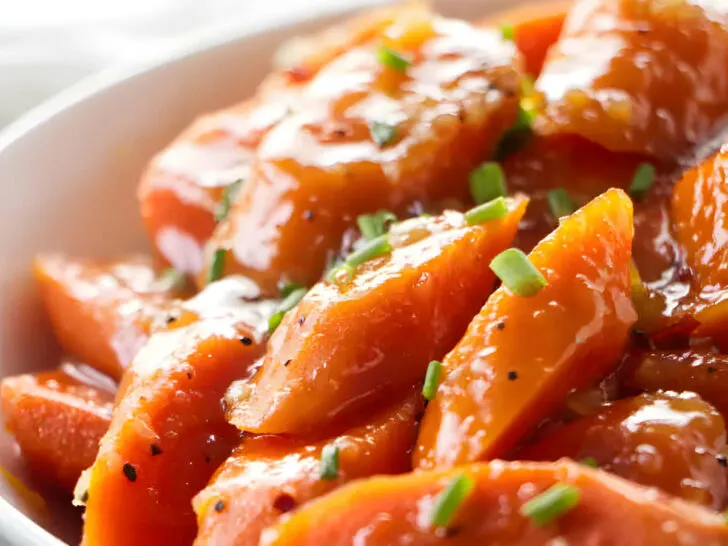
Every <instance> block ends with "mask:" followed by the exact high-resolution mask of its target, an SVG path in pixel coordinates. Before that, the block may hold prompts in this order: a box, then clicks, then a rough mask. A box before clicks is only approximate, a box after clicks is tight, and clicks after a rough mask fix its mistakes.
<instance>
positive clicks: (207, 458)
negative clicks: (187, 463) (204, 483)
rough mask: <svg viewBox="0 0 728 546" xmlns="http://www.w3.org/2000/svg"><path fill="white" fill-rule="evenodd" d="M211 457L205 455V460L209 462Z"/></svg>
mask: <svg viewBox="0 0 728 546" xmlns="http://www.w3.org/2000/svg"><path fill="white" fill-rule="evenodd" d="M211 460H212V459H210V456H209V455H205V462H206V463H209V462H210V461H211Z"/></svg>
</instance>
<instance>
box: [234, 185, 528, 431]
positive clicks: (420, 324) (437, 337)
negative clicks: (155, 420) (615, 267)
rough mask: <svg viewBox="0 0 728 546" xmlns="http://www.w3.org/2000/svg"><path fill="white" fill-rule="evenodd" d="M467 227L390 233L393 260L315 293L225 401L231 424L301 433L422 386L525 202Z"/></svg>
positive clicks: (449, 215) (425, 221)
mask: <svg viewBox="0 0 728 546" xmlns="http://www.w3.org/2000/svg"><path fill="white" fill-rule="evenodd" d="M507 203H508V207H509V210H508V211H507V214H506V215H505V216H504V217H502V218H500V219H494V220H491V221H487V222H484V223H482V224H476V225H469V224H468V223H467V221H466V220H465V216H464V215H463V214H461V213H458V212H452V211H449V212H446V213H445V214H444V215H442V216H436V217H430V218H427V217H420V218H415V219H411V220H408V221H406V222H403V223H401V224H398V225H395V226H394V227H393V228H392V230H391V231H390V233H389V241H390V244H391V245H392V247H393V251H392V252H390V253H387V254H384V255H382V256H379V257H376V258H374V259H372V260H370V261H368V262H365V263H363V264H361V265H359V266H358V267H357V268H356V270H355V271H354V272H353V276H352V278H351V279H350V280H344V281H343V282H330V281H326V282H322V283H318V284H317V285H316V286H314V287H313V288H312V289H311V291H310V292H308V294H307V295H306V296H305V297H304V298H303V300H302V301H301V302H300V304H298V305H297V306H296V307H295V309H294V310H292V311H290V312H289V313H287V314H286V316H285V318H284V320H283V323H282V324H281V326H280V327H279V328H278V330H277V331H276V332H275V334H274V335H273V337H272V338H271V340H270V343H269V346H268V352H267V353H266V355H265V357H264V358H263V360H262V363H261V367H260V369H259V370H258V372H257V373H256V374H255V376H254V377H253V379H252V380H251V381H249V382H240V383H239V384H236V385H234V386H233V387H232V388H231V389H230V391H229V392H228V395H227V401H228V407H229V417H230V421H231V422H232V423H234V424H235V425H236V426H237V427H239V428H240V429H241V430H244V431H248V432H256V433H289V434H305V433H307V432H308V431H310V430H312V429H315V428H317V427H320V426H325V425H326V424H327V423H329V422H331V421H332V420H335V419H338V418H342V417H343V416H349V415H352V414H356V412H358V411H361V410H363V409H364V408H365V407H366V405H367V404H370V403H373V402H375V401H381V400H383V399H384V397H386V396H391V395H392V394H393V393H394V394H395V395H396V394H397V393H399V392H402V390H403V389H406V388H408V387H410V386H411V385H413V384H417V383H421V382H422V381H423V380H424V376H425V372H426V370H427V366H428V364H429V362H430V361H431V360H433V359H439V358H442V356H443V355H444V354H445V353H446V352H447V351H448V350H449V349H451V348H452V347H453V346H454V345H455V343H457V341H458V339H459V338H460V336H462V334H463V333H464V332H465V328H466V326H467V324H468V322H469V321H470V319H471V318H472V316H473V315H474V314H475V313H476V312H477V311H478V309H479V308H480V306H481V305H482V304H483V302H484V301H485V299H486V298H487V296H488V295H489V294H490V292H491V291H492V290H493V285H494V282H495V276H494V275H493V273H492V272H491V271H490V270H489V269H487V264H488V263H489V262H490V260H491V259H493V257H495V256H496V255H497V254H498V253H499V252H501V251H502V250H504V249H505V248H507V247H508V245H509V244H510V242H511V240H512V239H513V236H514V235H515V232H516V229H517V226H518V222H519V220H520V218H521V217H522V215H523V212H524V210H525V207H526V204H527V202H526V201H525V200H523V199H521V198H517V199H514V200H509V201H508V202H507Z"/></svg>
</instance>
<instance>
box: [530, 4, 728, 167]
mask: <svg viewBox="0 0 728 546" xmlns="http://www.w3.org/2000/svg"><path fill="white" fill-rule="evenodd" d="M726 70H728V9H727V8H726V6H725V4H722V3H716V2H712V1H710V0H696V1H694V2H664V1H662V0H578V1H577V2H576V3H575V4H574V6H573V8H572V9H571V11H570V12H569V15H568V16H567V18H566V22H565V23H564V29H563V31H562V33H561V37H560V39H559V40H558V41H557V42H556V44H555V45H554V46H553V47H552V48H551V49H550V51H549V54H548V56H547V58H546V62H545V64H544V67H543V71H542V72H541V76H540V77H539V79H538V82H537V85H536V87H537V89H538V90H539V91H541V92H543V93H544V94H545V96H546V99H547V103H548V106H547V108H546V111H545V117H544V119H543V120H542V122H543V123H541V124H540V125H539V129H540V130H543V131H545V132H550V133H571V134H579V135H581V136H583V137H585V138H587V139H589V140H592V141H594V142H596V143H598V144H601V145H602V146H604V147H605V148H608V149H610V150H614V151H621V152H636V153H643V154H649V155H654V156H657V157H660V158H664V159H668V160H670V159H673V158H674V157H675V156H676V155H680V154H685V153H687V152H690V151H691V149H692V147H693V146H694V145H695V144H700V143H702V142H703V141H704V140H705V139H706V138H708V137H709V136H711V134H712V132H713V131H714V130H715V129H717V128H718V127H719V126H720V125H719V124H720V123H721V119H722V118H723V117H724V116H725V115H726V113H728V80H726V79H725V78H724V77H723V75H724V74H725V72H726Z"/></svg>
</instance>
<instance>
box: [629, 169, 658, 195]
mask: <svg viewBox="0 0 728 546" xmlns="http://www.w3.org/2000/svg"><path fill="white" fill-rule="evenodd" d="M654 180H655V167H654V166H653V165H652V164H651V163H640V165H639V166H638V167H637V170H636V171H635V172H634V177H633V178H632V185H631V186H630V187H629V193H630V195H632V197H634V198H635V199H639V198H640V197H643V196H644V195H645V194H646V193H647V192H648V191H650V188H651V187H652V182H654Z"/></svg>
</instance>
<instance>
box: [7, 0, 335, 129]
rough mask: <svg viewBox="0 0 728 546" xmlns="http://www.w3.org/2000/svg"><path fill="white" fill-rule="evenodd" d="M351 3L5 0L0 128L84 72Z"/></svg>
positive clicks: (332, 0) (300, 0)
mask: <svg viewBox="0 0 728 546" xmlns="http://www.w3.org/2000/svg"><path fill="white" fill-rule="evenodd" d="M346 1H347V0H123V1H116V2H114V1H110V0H0V127H2V126H3V125H5V124H7V123H8V122H9V121H11V120H12V119H14V118H16V117H17V116H18V115H19V114H21V113H22V112H23V111H25V110H27V109H28V108H31V107H33V106H35V105H37V104H38V103H40V102H41V101H42V100H44V99H45V98H47V97H49V96H51V95H53V94H54V93H56V92H57V91H59V90H61V89H63V88H64V87H67V86H68V85H70V84H72V83H74V82H76V81H78V80H79V79H81V78H82V77H84V76H87V75H89V74H92V73H94V72H97V71H99V70H101V69H104V68H106V67H109V66H115V67H118V66H120V65H129V64H140V63H148V62H152V61H154V60H155V59H157V58H159V57H163V56H165V55H166V54H167V52H168V51H170V50H174V49H175V48H177V47H179V46H180V44H181V43H183V42H184V43H190V41H194V40H196V39H200V40H202V39H204V37H205V36H208V35H210V34H211V33H214V32H215V31H216V30H222V29H223V28H227V27H231V26H236V25H242V24H250V23H251V22H256V23H257V22H258V21H260V22H261V23H262V22H264V21H266V20H268V19H270V18H274V17H276V16H277V15H278V14H280V13H281V12H282V11H284V10H285V11H286V12H287V13H288V12H291V11H305V12H309V13H310V11H311V10H315V9H317V8H318V7H321V6H322V5H324V4H333V3H340V2H346Z"/></svg>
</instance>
